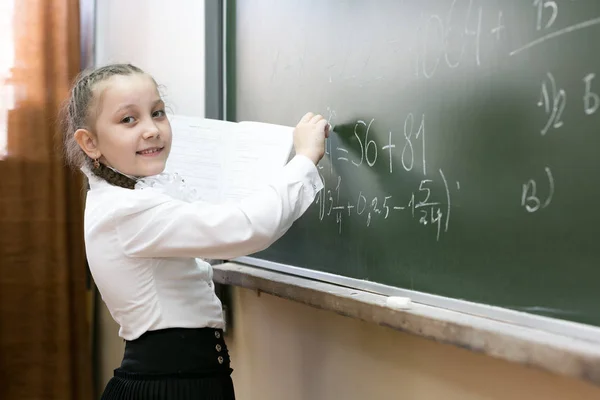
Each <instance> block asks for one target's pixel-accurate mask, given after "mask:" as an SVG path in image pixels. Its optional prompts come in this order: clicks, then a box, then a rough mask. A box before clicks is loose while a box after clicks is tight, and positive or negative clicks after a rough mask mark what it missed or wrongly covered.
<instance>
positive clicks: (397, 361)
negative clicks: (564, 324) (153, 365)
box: [96, 0, 600, 400]
mask: <svg viewBox="0 0 600 400" xmlns="http://www.w3.org/2000/svg"><path fill="white" fill-rule="evenodd" d="M97 3H98V4H97V26H96V38H97V39H96V63H97V64H98V65H102V64H106V63H110V62H132V63H135V64H137V65H139V66H140V67H142V68H143V69H145V70H147V71H148V72H149V73H150V74H152V75H153V76H154V77H155V78H156V80H157V81H158V82H159V83H161V84H164V85H165V86H166V87H167V100H168V101H169V103H170V104H171V106H172V107H173V110H174V112H176V113H180V114H187V115H193V116H204V115H205V114H204V105H205V103H204V88H205V82H204V1H202V0H170V2H169V3H168V6H167V5H166V4H167V2H166V1H159V0H127V1H122V0H98V1H97ZM233 300H234V302H233V309H234V315H235V317H234V321H233V325H232V326H231V327H232V331H231V332H230V333H229V334H228V337H227V340H228V343H229V346H230V350H231V354H232V357H233V363H234V365H233V366H234V368H235V371H234V375H233V377H234V380H235V384H236V391H237V395H238V399H240V400H254V399H256V400H258V399H260V400H269V399H278V400H279V399H286V400H296V399H309V400H319V399H344V400H354V399H369V400H377V399H389V398H402V399H408V400H420V399H427V400H429V399H444V400H454V399H456V400H475V399H482V400H483V399H486V400H496V399H507V400H508V399H510V400H520V399H527V400H536V399H544V400H551V399H561V400H563V399H577V400H587V399H592V398H594V399H598V398H600V389H597V388H593V387H591V386H589V385H586V384H584V383H581V382H577V381H573V380H570V379H566V378H561V377H555V376H552V375H549V374H546V373H542V372H538V371H533V370H529V369H527V368H525V367H521V366H517V365H512V364H509V363H506V362H503V361H498V360H494V359H492V358H489V357H486V356H482V355H478V354H473V353H471V352H469V351H466V350H462V349H457V348H454V347H451V346H447V345H442V344H438V343H434V342H431V341H427V340H424V339H419V338H416V337H412V336H409V335H405V334H402V333H398V332H395V331H392V330H390V329H387V328H383V327H379V326H375V325H370V324H366V323H362V322H360V321H356V320H352V319H349V318H345V317H341V316H338V315H335V314H332V313H329V312H325V311H319V310H315V309H312V308H309V307H306V306H303V305H300V304H296V303H293V302H290V301H286V300H282V299H277V298H274V297H271V296H268V295H264V294H263V295H261V296H260V297H259V296H257V295H256V293H254V292H252V291H248V290H245V289H235V290H234V291H233ZM98 318H99V321H98V326H99V329H98V331H97V332H96V334H97V337H98V343H99V359H98V364H99V365H98V371H99V376H98V379H99V383H100V386H101V387H100V390H101V389H102V387H103V386H104V385H105V384H106V382H107V381H108V379H110V377H111V376H112V370H113V369H114V368H116V367H117V366H118V365H119V362H120V360H121V357H122V351H123V341H122V340H121V339H120V338H118V336H117V331H118V327H117V326H116V324H115V323H114V322H113V321H112V319H111V317H110V315H109V314H108V311H107V310H106V308H104V307H103V305H102V304H101V305H100V310H99V315H98Z"/></svg>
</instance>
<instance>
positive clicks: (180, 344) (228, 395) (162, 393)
mask: <svg viewBox="0 0 600 400" xmlns="http://www.w3.org/2000/svg"><path fill="white" fill-rule="evenodd" d="M231 372H232V369H231V367H230V359H229V352H228V351H227V346H226V345H225V341H224V340H223V331H222V330H220V329H212V328H198V329H185V328H173V329H163V330H158V331H150V332H146V333H145V334H143V335H142V336H141V337H139V338H138V339H136V340H133V341H127V342H126V344H125V355H124V356H123V362H122V363H121V366H120V367H119V368H117V369H116V370H115V371H114V376H113V378H111V380H110V381H109V382H108V384H107V385H106V388H105V389H104V393H103V394H102V398H101V399H102V400H191V399H194V400H234V399H235V394H234V390H233V382H232V380H231Z"/></svg>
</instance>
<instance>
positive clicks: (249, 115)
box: [227, 0, 600, 326]
mask: <svg viewBox="0 0 600 400" xmlns="http://www.w3.org/2000/svg"><path fill="white" fill-rule="evenodd" d="M599 43H600V2H598V1H596V0H587V1H586V0H577V1H566V0H565V1H549V0H505V1H499V0H498V1H493V0H485V1H484V0H414V1H409V0H406V1H399V0H389V1H383V0H380V1H376V2H375V1H372V0H328V1H322V0H286V1H279V0H271V1H267V0H238V1H237V2H235V3H230V10H229V13H228V68H229V69H228V87H227V89H228V91H227V95H228V119H230V120H257V121H264V122H271V123H278V124H286V125H295V123H296V122H297V121H298V119H299V118H300V117H301V116H302V115H303V114H304V113H305V112H307V111H314V112H319V113H322V114H323V115H325V116H326V117H327V118H329V119H330V123H331V125H332V127H333V134H332V135H331V138H330V139H329V140H328V142H327V155H326V157H325V158H324V159H323V161H322V162H321V163H320V165H319V171H320V173H321V175H322V178H323V180H324V182H325V189H324V190H323V191H322V192H321V195H320V196H319V198H318V199H317V201H316V202H315V204H314V205H313V206H312V207H311V209H310V210H309V211H308V212H307V214H306V215H304V216H303V217H302V218H301V219H300V220H299V221H297V223H296V224H295V225H294V226H293V228H292V229H291V230H290V231H289V232H288V233H287V234H286V235H285V236H284V237H283V238H281V239H280V240H279V241H278V242H277V243H275V244H274V245H273V246H272V247H271V248H269V249H268V250H266V251H263V252H261V253H259V254H256V255H254V256H255V257H257V258H260V259H264V260H269V261H273V262H277V263H282V264H286V265H292V266H296V267H301V268H306V269H309V270H314V271H322V272H329V273H333V274H336V275H341V276H344V277H350V278H356V279H360V280H366V281H370V282H376V283H382V284H385V285H390V286H394V287H399V288H405V289H411V290H415V291H420V292H425V293H430V294H435V295H440V296H445V297H450V298H454V299H464V300H468V301H473V302H478V303H483V304H489V305H495V306H500V307H504V308H508V309H513V310H521V311H525V312H528V313H533V314H542V315H546V316H551V317H554V318H558V319H563V320H570V321H576V322H582V323H587V324H591V325H596V326H600V308H599V307H598V305H599V304H600V243H599V239H600V228H599V226H600V210H599V207H598V200H599V199H600V182H599V179H598V177H599V174H600V108H599V107H600V97H599V94H600V76H596V74H598V73H600V54H599V52H598V50H599V49H600V48H599Z"/></svg>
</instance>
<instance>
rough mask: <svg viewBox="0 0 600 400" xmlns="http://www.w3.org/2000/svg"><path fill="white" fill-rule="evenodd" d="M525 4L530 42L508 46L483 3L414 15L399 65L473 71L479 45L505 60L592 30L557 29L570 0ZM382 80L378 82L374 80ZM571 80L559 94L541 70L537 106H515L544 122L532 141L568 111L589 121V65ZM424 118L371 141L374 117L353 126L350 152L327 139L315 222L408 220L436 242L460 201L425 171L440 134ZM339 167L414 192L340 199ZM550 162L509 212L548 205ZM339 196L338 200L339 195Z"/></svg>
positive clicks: (585, 24)
mask: <svg viewBox="0 0 600 400" xmlns="http://www.w3.org/2000/svg"><path fill="white" fill-rule="evenodd" d="M527 2H528V3H529V5H530V6H531V7H532V13H531V17H530V23H531V25H530V27H529V28H530V29H529V31H532V32H534V33H535V36H534V37H533V38H532V40H531V41H528V42H526V43H519V44H517V45H516V46H515V47H511V46H514V45H515V43H509V40H508V39H509V32H510V29H511V27H510V24H509V21H508V20H507V19H506V14H505V10H502V9H498V8H496V9H493V8H491V7H489V8H488V7H485V6H487V4H486V3H484V2H482V1H476V0H464V1H459V0H453V1H451V2H448V4H449V6H448V8H447V9H446V10H445V11H444V12H442V13H439V14H429V15H427V14H426V13H424V12H421V14H420V15H419V16H418V18H417V21H416V23H415V24H416V27H415V28H414V29H413V32H414V34H413V36H412V37H411V38H410V40H409V42H410V43H409V45H408V47H407V48H405V47H403V48H402V50H406V51H407V52H408V53H407V55H408V57H405V59H406V60H407V61H406V62H408V63H410V69H409V70H410V72H411V74H412V77H413V78H414V79H425V80H432V79H434V78H435V77H436V75H437V74H438V73H439V72H440V70H441V69H442V68H447V69H448V70H450V71H452V70H457V69H459V68H460V67H461V66H462V65H468V66H469V67H475V68H477V67H481V66H484V65H485V64H486V61H487V60H486V58H485V54H486V53H485V52H484V51H483V50H484V48H485V47H486V46H485V45H484V44H483V42H484V41H487V42H486V44H488V45H489V43H490V42H491V43H497V44H498V46H497V47H496V48H495V51H496V52H500V51H502V52H503V53H502V54H501V55H500V57H503V58H504V59H511V58H515V57H519V56H520V55H523V54H526V53H527V52H529V51H532V50H533V49H536V48H538V47H541V46H542V45H544V44H545V43H548V42H550V41H552V40H555V39H556V38H559V37H561V36H564V35H567V34H570V33H573V32H576V31H580V30H582V29H586V28H591V27H593V26H596V25H600V17H594V18H591V19H588V20H584V21H580V22H576V23H574V24H571V25H568V26H566V27H565V20H564V19H563V15H567V12H566V11H568V7H570V6H572V5H573V4H575V3H577V0H570V1H561V2H559V1H552V0H527ZM488 4H489V3H488ZM496 4H498V3H496ZM557 27H560V28H557ZM406 42H407V40H406V38H405V37H401V38H398V39H392V40H389V41H388V42H387V44H388V45H389V46H391V47H394V46H407V44H406ZM487 47H490V46H487ZM492 47H493V46H492ZM507 49H508V50H507ZM539 51H543V50H539ZM369 57H370V54H369ZM494 57H496V58H495V60H494V62H497V58H498V57H499V56H498V54H495V55H494ZM367 62H368V60H367V61H366V63H367ZM366 63H365V65H366ZM329 67H330V66H328V67H326V68H329ZM353 77H354V76H353ZM383 78H384V77H383V76H378V77H377V78H376V79H377V80H381V79H383ZM345 79H346V78H345ZM578 79H580V87H579V89H573V88H572V85H570V87H571V89H569V90H567V89H565V86H564V85H563V84H562V82H560V81H559V80H557V78H556V76H555V74H554V73H553V71H551V70H548V71H546V72H545V74H544V75H543V76H540V84H539V96H538V98H537V103H535V104H533V105H531V104H530V105H528V104H523V107H524V108H526V107H532V106H533V107H538V108H539V109H541V110H542V112H543V116H544V117H543V119H541V120H540V121H539V130H538V132H537V133H536V134H537V135H538V136H539V140H544V138H546V137H547V136H549V135H552V134H555V133H557V134H558V133H559V132H560V131H561V130H564V129H565V126H567V125H568V121H565V119H564V115H565V113H566V111H567V110H569V109H570V108H571V107H574V108H576V109H577V110H580V112H581V113H582V115H584V116H591V115H594V114H596V113H597V112H598V111H599V109H600V94H599V93H600V89H597V88H596V73H595V72H594V71H593V66H591V65H590V66H589V67H588V71H587V72H586V73H584V74H582V75H581V76H580V78H578ZM333 81H334V77H332V75H331V74H330V73H329V72H328V82H329V83H332V82H333ZM597 90H598V91H597ZM328 112H329V120H330V123H331V124H332V125H331V128H332V131H335V124H334V123H333V122H332V121H333V120H335V117H336V112H335V111H334V110H333V109H332V108H329V109H328ZM427 120H428V117H427V115H426V113H413V112H409V113H407V114H406V115H405V116H404V123H403V124H399V126H393V127H389V129H388V134H387V135H385V136H386V137H385V138H383V137H382V136H378V137H377V139H376V138H374V135H373V134H372V132H371V130H372V126H373V123H374V122H375V119H370V120H367V119H364V120H358V121H356V122H355V124H354V129H353V134H354V138H355V141H354V143H355V145H356V146H355V147H357V148H354V149H349V148H348V147H347V146H344V145H340V144H339V143H335V145H334V141H333V140H328V141H327V150H326V157H327V159H328V166H327V167H324V166H322V165H320V166H319V168H320V169H321V170H323V169H324V168H329V173H328V176H329V180H326V179H325V178H326V177H325V175H324V174H322V175H321V177H322V178H323V180H324V182H325V189H324V190H323V191H321V193H320V194H319V197H318V198H317V200H316V203H317V204H318V211H319V212H318V218H319V219H320V221H324V222H325V221H331V222H333V221H335V223H336V224H337V225H338V232H339V233H340V234H341V233H342V232H343V230H344V221H345V220H346V219H347V218H359V219H360V220H361V221H363V223H364V226H365V227H371V226H373V224H376V223H377V224H379V223H394V222H392V221H394V220H396V221H397V220H398V218H404V217H409V218H411V219H413V220H414V221H415V222H416V223H418V224H419V225H421V226H423V227H425V228H427V229H432V231H433V235H434V236H435V237H436V239H437V240H438V241H439V240H440V238H441V236H443V234H444V233H447V232H448V230H449V227H450V225H451V216H452V204H453V203H454V202H453V201H452V199H453V196H456V195H460V187H461V183H460V182H458V181H457V180H452V179H451V180H448V178H447V177H446V175H445V174H444V169H443V168H436V169H435V170H431V171H428V162H427V156H428V153H427V148H428V144H427V141H428V138H429V137H430V136H431V137H441V136H443V132H441V131H438V132H435V133H434V134H431V133H432V132H429V131H428V129H429V127H428V125H427ZM571 128H575V129H576V127H571ZM439 129H440V128H438V130H439ZM343 163H345V164H347V165H348V166H352V167H355V168H359V169H365V168H367V169H368V168H375V167H379V168H378V171H381V167H382V166H385V170H386V171H387V173H389V174H390V175H395V174H410V176H411V177H414V176H415V174H418V175H422V179H420V181H419V183H418V185H416V186H415V187H412V188H405V189H406V190H405V194H404V195H402V196H398V195H397V194H394V195H391V194H389V193H384V192H383V190H381V189H379V191H380V192H379V193H370V192H368V191H361V190H358V191H357V192H356V193H347V190H348V187H350V186H351V185H347V181H349V180H352V176H336V175H335V174H334V172H335V170H336V168H335V165H336V164H337V165H341V164H343ZM433 164H435V163H433ZM550 164H551V163H548V164H546V165H542V166H541V167H540V169H539V170H538V171H535V170H534V171H528V172H527V175H530V176H526V177H524V179H523V181H522V182H523V183H522V186H521V188H520V196H515V206H516V207H519V206H520V207H521V209H523V210H524V211H525V212H527V213H536V212H539V211H541V210H543V209H546V208H548V207H550V206H551V204H552V201H553V200H554V198H555V194H556V191H557V185H558V184H559V182H556V178H555V174H554V173H553V170H552V165H550ZM465 184H467V185H468V183H465ZM436 191H437V192H436ZM342 192H343V193H344V195H340V193H342ZM515 192H518V189H517V190H516V191H515ZM341 199H351V200H350V201H347V200H344V201H342V200H341Z"/></svg>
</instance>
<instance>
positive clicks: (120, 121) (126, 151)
mask: <svg viewBox="0 0 600 400" xmlns="http://www.w3.org/2000/svg"><path fill="white" fill-rule="evenodd" d="M94 93H95V97H96V99H97V102H96V107H95V108H94V110H95V112H96V118H95V125H94V131H95V137H96V148H97V150H98V152H99V154H100V157H99V160H100V161H101V162H103V163H104V164H106V165H108V166H110V167H113V168H115V169H117V170H118V171H120V172H122V173H124V174H127V175H133V176H138V177H143V176H151V175H156V174H159V173H161V172H162V171H163V170H164V169H165V164H166V162H167V158H168V156H169V152H170V151H171V140H172V139H171V125H170V123H169V120H168V118H167V116H166V114H165V104H164V103H163V101H162V99H161V97H160V94H159V93H158V89H157V87H156V83H155V82H154V80H153V79H152V78H151V77H150V76H148V75H145V74H132V75H115V76H113V77H111V78H109V79H107V80H106V81H104V82H100V83H99V84H97V85H96V87H95V88H94Z"/></svg>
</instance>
